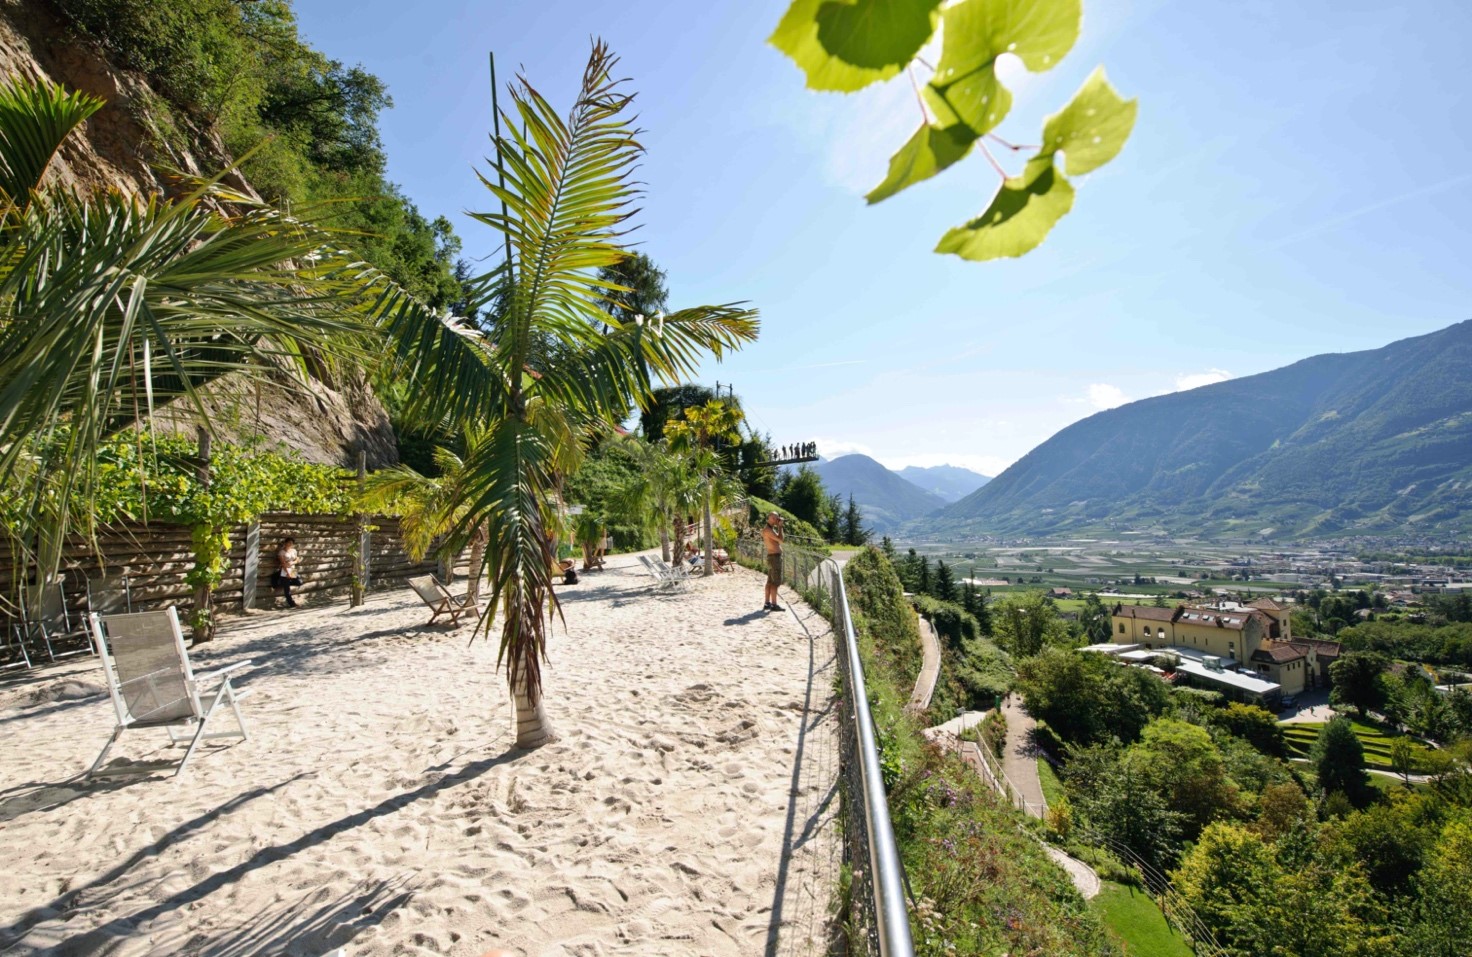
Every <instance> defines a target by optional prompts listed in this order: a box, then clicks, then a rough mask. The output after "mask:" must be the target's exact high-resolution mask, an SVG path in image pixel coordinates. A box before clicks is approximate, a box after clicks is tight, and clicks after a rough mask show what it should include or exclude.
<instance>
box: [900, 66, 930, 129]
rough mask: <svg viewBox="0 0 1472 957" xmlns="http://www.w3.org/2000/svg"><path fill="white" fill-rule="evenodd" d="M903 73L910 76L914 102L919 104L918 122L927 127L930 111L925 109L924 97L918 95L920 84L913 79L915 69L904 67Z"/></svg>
mask: <svg viewBox="0 0 1472 957" xmlns="http://www.w3.org/2000/svg"><path fill="white" fill-rule="evenodd" d="M905 72H906V73H908V74H909V75H910V87H911V88H912V89H913V90H914V91H915V102H916V103H919V104H920V122H921V123H923V124H924V125H926V126H929V125H930V111H929V110H927V109H926V108H925V97H923V96H921V95H920V83H919V81H918V80H916V79H915V68H914V67H913V66H906V67H905Z"/></svg>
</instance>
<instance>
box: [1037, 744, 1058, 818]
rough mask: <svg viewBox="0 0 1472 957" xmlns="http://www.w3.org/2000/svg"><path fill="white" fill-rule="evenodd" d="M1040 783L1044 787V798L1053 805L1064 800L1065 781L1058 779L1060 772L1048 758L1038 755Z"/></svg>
mask: <svg viewBox="0 0 1472 957" xmlns="http://www.w3.org/2000/svg"><path fill="white" fill-rule="evenodd" d="M1037 762H1038V783H1039V784H1041V785H1042V787H1043V800H1044V801H1047V802H1048V806H1049V807H1052V806H1053V805H1055V804H1057V803H1058V802H1059V801H1061V800H1063V782H1062V781H1060V780H1058V772H1057V771H1054V770H1053V765H1051V764H1049V763H1048V759H1047V758H1045V757H1042V756H1041V755H1039V756H1038V759H1037Z"/></svg>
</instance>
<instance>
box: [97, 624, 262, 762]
mask: <svg viewBox="0 0 1472 957" xmlns="http://www.w3.org/2000/svg"><path fill="white" fill-rule="evenodd" d="M90 621H91V631H92V640H93V642H95V644H96V650H97V654H98V655H99V656H100V657H101V658H102V670H103V673H104V674H106V676H107V690H108V693H109V694H110V695H111V696H112V705H113V708H114V710H116V711H117V718H118V724H117V727H116V728H115V729H113V732H112V738H111V739H110V740H109V741H108V742H107V746H106V747H104V748H103V749H102V753H101V754H99V755H98V756H97V760H96V761H94V762H92V767H91V768H90V769H88V771H87V776H88V777H91V776H92V775H94V774H107V773H109V772H107V771H99V770H98V769H99V768H101V767H102V762H103V760H104V759H105V758H106V757H107V752H108V751H110V750H112V746H113V745H114V744H117V741H118V738H120V737H121V736H122V734H123V732H124V731H127V730H128V729H130V728H163V729H164V730H165V731H167V732H168V733H169V740H170V741H172V742H173V743H174V745H175V746H178V745H180V744H183V743H185V742H186V741H187V742H188V743H189V749H188V750H187V751H185V752H184V758H183V760H181V761H180V762H179V766H178V767H177V768H175V769H174V776H175V777H177V776H178V775H179V774H181V773H183V771H184V769H185V768H186V767H188V766H189V760H190V758H192V757H194V751H195V749H196V748H198V747H199V743H200V742H201V741H210V740H214V739H217V738H240V739H241V740H245V739H246V733H245V719H244V718H242V717H241V716H240V706H239V702H240V700H241V699H242V698H244V697H245V695H246V692H244V691H236V690H235V687H234V685H232V684H231V676H232V675H234V674H235V673H236V672H238V671H240V669H242V668H245V667H246V666H248V665H249V664H250V662H249V661H242V662H239V663H237V664H233V665H230V666H229V667H226V668H220V669H219V670H217V671H210V672H207V673H205V674H202V675H196V674H195V673H194V669H193V668H192V667H191V666H190V664H189V653H188V652H187V651H185V650H184V633H183V631H182V630H181V629H180V628H179V615H178V613H177V612H175V610H174V609H173V608H166V609H164V610H163V611H145V612H139V613H137V614H133V615H107V616H102V615H96V614H94V615H92V616H91V619H90ZM206 682H217V684H216V685H215V687H214V688H213V689H212V690H211V691H209V692H208V693H204V692H202V691H201V688H202V686H203V685H204V684H205V683H206ZM222 704H228V705H229V706H230V710H231V711H233V712H234V714H235V724H236V726H237V728H238V730H235V731H220V732H213V731H207V730H206V728H207V727H208V726H209V721H210V718H211V717H213V716H214V714H215V711H216V709H218V708H219V707H220V705H222ZM125 770H126V772H132V771H133V770H135V769H132V768H128V769H125Z"/></svg>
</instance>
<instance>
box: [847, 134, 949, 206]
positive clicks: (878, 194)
mask: <svg viewBox="0 0 1472 957" xmlns="http://www.w3.org/2000/svg"><path fill="white" fill-rule="evenodd" d="M975 142H976V134H975V133H973V132H971V128H970V127H968V126H966V125H965V124H964V123H956V124H953V125H951V126H947V127H945V128H941V127H938V126H933V125H930V124H927V125H925V126H922V127H920V128H919V129H918V130H916V131H915V135H914V136H912V137H910V141H909V142H908V143H906V144H905V145H904V146H902V147H900V150H899V152H897V153H895V154H894V156H892V157H890V160H889V175H888V176H886V177H884V182H882V183H880V184H879V185H878V186H876V187H874V188H873V189H872V190H870V192H869V194H868V195H867V196H865V197H864V198H865V199H866V200H868V201H869V203H870V204H873V203H877V202H879V201H880V200H883V199H888V198H889V197H891V196H893V195H894V194H895V193H898V192H899V191H900V190H902V189H904V188H905V187H907V186H913V185H915V184H916V183H918V182H920V181H921V180H926V179H929V178H930V177H932V176H934V175H935V174H936V173H939V172H940V171H941V170H943V169H945V168H946V167H947V166H950V165H951V164H952V163H954V162H956V161H958V160H960V159H961V158H963V157H964V156H965V155H966V154H967V153H969V152H971V144H973V143H975Z"/></svg>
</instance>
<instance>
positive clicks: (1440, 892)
mask: <svg viewBox="0 0 1472 957" xmlns="http://www.w3.org/2000/svg"><path fill="white" fill-rule="evenodd" d="M1416 887H1417V891H1418V893H1417V896H1416V901H1415V904H1414V905H1413V906H1412V907H1411V908H1410V911H1411V914H1412V920H1411V926H1410V927H1409V928H1408V930H1407V933H1406V943H1407V947H1406V949H1405V950H1404V951H1403V953H1406V954H1416V955H1418V957H1419V955H1425V957H1462V955H1465V954H1469V953H1472V907H1468V906H1467V902H1468V901H1472V815H1469V814H1468V813H1467V812H1466V811H1465V810H1464V811H1463V812H1462V813H1460V814H1459V815H1458V816H1457V817H1456V818H1455V819H1453V820H1452V821H1451V822H1449V823H1448V824H1447V825H1446V827H1445V828H1444V829H1443V830H1442V832H1441V835H1440V836H1439V838H1438V839H1437V841H1436V844H1435V846H1434V847H1433V848H1432V850H1431V852H1430V854H1429V855H1428V857H1427V860H1426V863H1425V865H1424V866H1423V867H1422V868H1421V871H1420V873H1419V874H1418V875H1417V878H1416Z"/></svg>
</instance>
